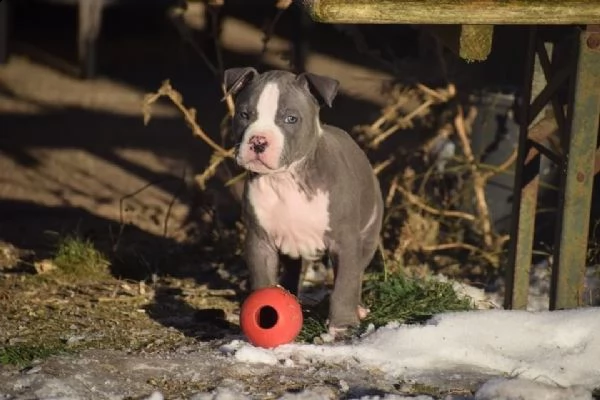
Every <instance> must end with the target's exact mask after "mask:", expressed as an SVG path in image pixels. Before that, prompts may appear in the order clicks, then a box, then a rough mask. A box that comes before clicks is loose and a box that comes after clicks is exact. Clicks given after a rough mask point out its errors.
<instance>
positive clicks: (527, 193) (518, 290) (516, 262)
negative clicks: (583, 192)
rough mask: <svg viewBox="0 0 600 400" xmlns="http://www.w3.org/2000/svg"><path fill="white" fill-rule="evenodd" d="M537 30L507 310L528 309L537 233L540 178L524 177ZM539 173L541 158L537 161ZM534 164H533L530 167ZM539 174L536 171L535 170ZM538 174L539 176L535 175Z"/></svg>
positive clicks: (527, 85)
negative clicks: (535, 231)
mask: <svg viewBox="0 0 600 400" xmlns="http://www.w3.org/2000/svg"><path fill="white" fill-rule="evenodd" d="M535 43H536V28H535V27H532V28H531V29H530V31H529V46H528V50H527V61H526V63H525V67H526V71H525V82H524V86H523V98H524V99H527V101H524V102H523V106H522V109H521V110H522V111H521V123H520V128H519V147H518V152H517V161H516V166H515V185H514V191H513V209H512V221H511V230H510V231H511V235H510V236H511V240H510V243H509V250H508V266H507V270H506V292H505V294H504V308H507V309H525V308H527V297H528V293H529V270H530V266H531V255H532V245H533V234H534V227H535V225H534V220H535V211H536V205H537V189H538V179H537V176H536V177H535V178H534V179H532V180H530V181H529V182H527V180H526V176H525V170H526V164H527V156H528V154H529V146H527V135H528V133H529V122H530V121H531V116H530V115H529V112H530V105H529V99H530V98H531V90H532V88H531V86H532V81H533V73H534V64H535V63H534V61H535ZM537 160H538V163H537V166H538V170H539V158H538V159H537ZM531 167H534V168H535V164H532V165H530V168H531ZM535 172H537V171H535ZM536 175H537V174H536Z"/></svg>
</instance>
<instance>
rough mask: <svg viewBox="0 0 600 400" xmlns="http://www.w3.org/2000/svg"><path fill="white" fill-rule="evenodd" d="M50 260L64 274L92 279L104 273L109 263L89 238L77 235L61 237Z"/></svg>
mask: <svg viewBox="0 0 600 400" xmlns="http://www.w3.org/2000/svg"><path fill="white" fill-rule="evenodd" d="M52 261H53V262H54V264H55V265H56V266H57V267H58V268H59V269H60V271H61V272H63V273H65V274H68V275H72V276H76V277H81V278H92V279H94V278H99V277H102V276H104V275H106V274H107V272H108V270H107V266H108V265H109V264H110V263H109V261H108V259H107V258H106V257H105V256H104V254H102V253H101V252H100V251H98V250H97V249H96V247H95V246H94V244H93V243H92V242H91V241H90V240H89V239H84V238H81V237H80V236H78V235H68V236H65V237H64V238H61V239H60V240H59V242H58V245H57V247H56V253H55V255H54V258H53V260H52Z"/></svg>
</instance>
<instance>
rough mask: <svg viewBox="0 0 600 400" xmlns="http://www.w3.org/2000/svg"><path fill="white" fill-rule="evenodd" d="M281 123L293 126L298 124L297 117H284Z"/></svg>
mask: <svg viewBox="0 0 600 400" xmlns="http://www.w3.org/2000/svg"><path fill="white" fill-rule="evenodd" d="M283 122H285V123H286V124H295V123H296V122H298V117H294V116H293V115H288V116H286V117H285V119H284V120H283Z"/></svg>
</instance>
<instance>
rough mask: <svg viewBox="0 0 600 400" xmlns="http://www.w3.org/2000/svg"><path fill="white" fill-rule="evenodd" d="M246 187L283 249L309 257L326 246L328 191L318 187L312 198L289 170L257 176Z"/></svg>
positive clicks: (294, 255) (260, 218) (263, 223)
mask: <svg viewBox="0 0 600 400" xmlns="http://www.w3.org/2000/svg"><path fill="white" fill-rule="evenodd" d="M247 190H248V201H249V202H250V205H251V206H252V208H253V210H254V214H255V215H256V219H257V222H258V223H259V224H260V226H261V227H262V228H263V229H264V230H265V231H266V232H267V235H268V236H269V238H270V239H271V240H272V241H273V243H274V244H275V246H276V247H277V248H278V249H279V251H280V252H281V253H283V254H286V255H288V256H290V257H292V258H298V257H302V258H304V259H309V260H310V259H314V258H315V257H318V255H319V253H320V252H322V251H323V250H325V247H326V246H325V233H326V232H327V231H328V230H329V209H328V208H329V194H328V193H327V192H324V191H317V192H316V193H315V194H314V195H313V196H311V197H310V198H309V197H308V196H307V195H306V194H305V193H304V192H303V191H302V190H301V189H300V188H299V186H298V184H297V183H296V181H295V180H294V178H293V176H292V174H291V173H287V172H286V173H279V174H273V175H264V176H261V177H259V178H257V179H254V180H253V181H251V182H249V183H248V188H247Z"/></svg>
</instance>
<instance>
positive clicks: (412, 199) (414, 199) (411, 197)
mask: <svg viewBox="0 0 600 400" xmlns="http://www.w3.org/2000/svg"><path fill="white" fill-rule="evenodd" d="M396 190H398V191H399V192H400V193H402V195H403V196H404V198H405V199H406V200H408V202H409V203H411V204H413V205H415V206H417V207H419V208H420V209H421V210H423V211H425V212H427V213H429V214H432V215H439V216H441V217H450V218H462V219H465V220H467V221H475V220H476V218H475V216H474V215H472V214H469V213H466V212H462V211H452V210H439V209H437V208H435V207H432V206H430V205H427V204H425V203H424V202H423V201H422V200H421V199H420V198H419V196H417V195H415V194H413V193H411V192H409V191H408V190H406V189H404V188H403V187H402V186H400V185H398V186H397V188H396Z"/></svg>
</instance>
